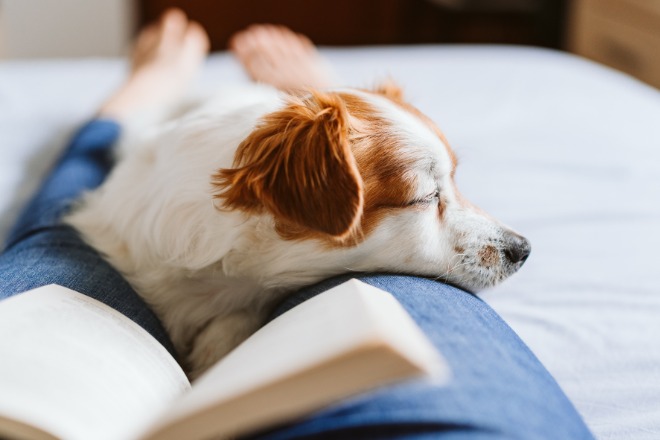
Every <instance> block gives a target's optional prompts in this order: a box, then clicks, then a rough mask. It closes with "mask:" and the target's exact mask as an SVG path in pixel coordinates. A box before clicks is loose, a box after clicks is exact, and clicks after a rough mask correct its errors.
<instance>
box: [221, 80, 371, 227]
mask: <svg viewBox="0 0 660 440" xmlns="http://www.w3.org/2000/svg"><path fill="white" fill-rule="evenodd" d="M213 183H214V185H215V187H216V189H217V190H218V192H217V194H216V196H215V197H216V198H217V199H220V200H222V204H223V207H224V208H227V209H241V210H244V211H248V212H259V211H261V210H263V209H266V210H268V211H270V212H271V213H273V215H274V216H275V218H276V219H277V220H279V221H284V222H288V223H293V224H295V225H297V226H302V227H305V228H309V229H312V230H314V231H319V232H323V233H326V234H330V235H331V236H333V237H337V238H344V237H347V236H348V235H350V234H351V233H353V232H355V230H356V229H357V228H358V225H359V220H360V218H361V215H362V208H363V191H362V179H361V177H360V174H359V172H358V169H357V166H356V163H355V159H354V157H353V154H352V152H351V149H350V144H349V141H348V116H347V113H346V108H345V106H344V104H343V102H342V101H341V100H340V99H339V98H338V97H337V96H334V95H330V94H321V93H318V92H313V93H312V94H311V95H309V96H307V97H305V98H300V99H295V101H292V102H290V103H289V105H287V107H285V108H284V109H282V110H279V111H276V112H274V113H271V114H269V115H267V116H265V117H264V118H263V120H262V122H261V123H260V124H259V126H258V127H257V128H256V129H255V130H254V131H253V132H252V133H251V134H250V136H248V137H247V138H246V139H245V140H244V141H243V142H242V143H241V144H240V146H239V147H238V150H237V152H236V157H235V161H234V168H233V169H222V170H219V171H218V173H217V174H216V175H215V176H214V180H213Z"/></svg>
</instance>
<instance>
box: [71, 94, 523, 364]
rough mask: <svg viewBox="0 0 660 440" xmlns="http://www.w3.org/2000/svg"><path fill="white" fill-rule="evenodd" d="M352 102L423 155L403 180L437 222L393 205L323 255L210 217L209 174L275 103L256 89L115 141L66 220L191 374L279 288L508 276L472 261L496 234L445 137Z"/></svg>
mask: <svg viewBox="0 0 660 440" xmlns="http://www.w3.org/2000/svg"><path fill="white" fill-rule="evenodd" d="M355 93H360V92H355ZM362 96H366V97H367V98H365V99H369V100H370V102H371V103H372V104H373V105H374V106H375V107H376V108H378V109H380V111H381V112H382V115H384V116H386V117H387V118H388V119H389V120H391V121H393V124H394V126H395V127H397V131H398V132H397V133H395V135H396V136H399V137H402V138H405V139H408V140H410V142H409V143H408V144H409V145H410V146H411V147H410V148H411V149H418V150H419V151H418V153H420V156H422V157H425V158H426V159H425V160H424V161H421V162H420V164H419V169H416V170H411V172H413V173H416V175H417V177H416V181H417V187H418V191H417V193H418V194H417V195H418V196H419V197H423V196H425V195H427V194H429V193H433V191H434V190H435V189H436V188H440V197H441V198H442V200H443V203H445V204H446V207H445V209H444V211H445V212H444V216H443V219H442V221H441V220H440V219H439V217H438V212H437V207H436V205H437V204H434V203H429V205H428V206H422V207H421V208H420V207H415V209H409V210H406V209H402V210H397V211H396V212H393V213H392V214H391V215H390V216H389V217H387V218H385V219H383V221H382V222H381V223H380V224H379V226H378V227H377V228H376V230H374V231H373V232H372V233H370V234H369V235H368V236H367V237H366V238H365V240H364V241H363V242H361V243H360V244H358V245H356V246H349V247H335V248H332V247H328V246H326V245H324V243H321V242H320V241H317V240H311V239H310V240H284V239H283V238H282V237H281V236H280V235H278V233H277V232H276V230H275V228H274V220H273V218H272V217H271V216H270V215H267V214H263V215H251V216H247V215H245V214H244V213H242V212H235V211H223V212H218V210H217V209H216V208H215V207H214V205H213V198H212V192H211V190H212V189H211V182H210V176H211V175H213V174H214V173H215V172H216V171H217V170H218V169H220V168H231V166H232V163H233V160H234V153H235V151H236V148H237V146H238V145H239V143H240V142H241V141H242V140H243V139H245V138H246V137H247V136H248V135H249V134H250V132H251V131H252V130H253V129H254V127H255V124H256V123H257V121H258V119H259V118H260V117H261V116H263V115H264V114H266V113H269V112H271V111H273V110H275V109H278V108H280V107H281V106H282V105H283V100H282V96H280V95H279V94H278V93H277V92H274V91H273V90H271V89H268V88H264V87H256V88H255V87H252V88H250V89H249V90H247V91H246V90H241V91H238V92H236V94H235V95H234V96H233V97H232V96H227V95H225V96H219V97H218V98H216V99H212V100H210V101H209V102H208V103H206V104H205V105H203V106H201V107H200V108H198V109H196V110H194V111H192V112H190V113H189V114H187V115H185V116H183V117H181V118H179V119H177V120H175V121H172V122H169V123H167V124H165V125H163V126H162V127H160V128H159V129H158V132H157V133H156V134H154V135H153V136H150V137H149V138H148V139H146V140H144V139H143V140H142V141H140V142H138V143H137V144H136V145H129V146H125V147H123V148H122V150H121V151H122V155H123V156H125V157H124V158H123V159H122V160H121V162H120V163H119V164H118V165H117V167H116V168H115V170H114V171H113V172H112V174H111V175H110V176H109V178H108V180H107V182H106V183H105V184H104V185H103V186H102V187H101V188H100V189H98V190H96V191H94V192H93V193H90V194H88V195H87V196H86V197H85V198H84V200H83V201H82V202H81V206H80V208H79V209H78V210H76V212H75V213H74V214H72V215H71V216H70V217H69V218H68V219H67V222H69V223H70V224H72V225H73V226H75V227H76V228H77V229H78V230H79V231H81V232H82V234H83V236H84V238H85V239H86V241H87V242H89V243H90V244H91V245H92V246H94V247H95V248H96V249H98V250H99V251H100V252H101V253H102V254H103V255H105V256H106V257H107V259H108V260H109V261H110V262H111V263H112V264H113V265H114V266H115V267H116V268H118V270H120V271H121V272H122V274H123V275H124V276H125V277H126V278H127V279H128V280H129V282H130V283H131V284H132V285H133V286H134V288H135V289H136V291H137V292H139V293H140V294H141V295H142V296H143V297H144V298H145V300H146V301H147V302H148V303H149V304H150V305H151V306H152V307H153V308H154V310H155V311H156V313H157V314H158V315H159V317H160V318H161V320H162V322H163V323H164V325H165V327H166V328H167V330H168V331H169V334H170V336H171V338H172V341H173V342H174V345H175V347H176V349H177V350H178V351H179V353H180V354H181V355H183V356H185V358H186V359H185V360H186V361H187V363H188V368H189V369H190V372H191V375H192V376H197V375H198V374H199V373H201V372H203V371H204V370H205V369H206V368H208V366H210V365H211V364H213V363H214V362H215V361H216V360H217V359H218V358H220V357H222V356H223V355H224V354H226V353H227V352H228V351H229V350H231V349H232V348H233V347H235V346H236V345H237V344H238V343H240V342H241V341H242V340H243V339H245V338H246V337H247V336H248V335H249V334H250V333H252V332H253V331H254V330H255V329H256V328H258V326H259V325H261V323H262V322H263V320H264V319H265V317H266V315H267V313H268V312H269V311H270V308H271V307H272V306H273V304H274V303H275V302H276V301H277V300H278V299H279V298H281V297H282V295H283V294H284V293H285V292H287V291H290V290H291V289H295V288H297V287H300V286H303V285H306V284H309V283H313V282H315V281H318V280H320V279H323V278H325V277H328V276H331V275H334V274H338V273H342V272H347V271H393V272H406V273H414V274H423V275H430V276H439V277H443V278H444V279H447V280H449V281H451V282H454V283H456V284H459V285H461V286H463V287H465V288H467V289H477V288H481V287H484V286H488V285H492V284H494V283H495V282H497V281H499V280H500V279H502V278H504V277H505V276H507V275H509V274H510V273H512V272H513V271H515V269H516V268H510V267H509V268H507V267H505V265H504V264H500V265H499V266H497V267H483V265H482V264H481V263H480V261H479V251H480V249H482V248H483V246H484V245H485V244H488V243H491V244H495V245H496V246H498V251H499V252H500V255H501V250H502V246H501V242H502V234H503V231H504V229H503V228H502V227H501V226H499V225H498V224H497V223H496V222H494V221H493V220H491V219H490V218H488V217H487V216H485V215H483V214H481V213H479V212H478V211H477V210H476V209H473V208H472V207H471V206H469V205H466V204H464V203H459V201H458V198H457V194H456V193H455V190H454V186H453V183H452V181H451V179H450V158H449V155H448V152H447V150H446V146H445V145H444V144H443V143H442V141H441V140H440V139H439V138H438V137H437V136H436V135H435V134H434V133H433V132H432V130H430V129H429V128H428V127H427V126H425V125H424V124H423V123H421V122H420V121H419V120H418V119H417V118H416V117H414V116H413V115H411V114H408V113H407V112H405V111H404V110H402V109H399V108H397V107H396V106H395V105H394V104H392V103H390V102H389V101H388V100H387V99H385V98H378V97H372V96H368V95H367V94H364V93H362ZM457 249H462V250H463V251H462V252H458V251H457Z"/></svg>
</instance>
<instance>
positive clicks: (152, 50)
mask: <svg viewBox="0 0 660 440" xmlns="http://www.w3.org/2000/svg"><path fill="white" fill-rule="evenodd" d="M208 51H209V39H208V36H207V35H206V32H205V31H204V29H203V28H202V26H201V25H200V24H199V23H197V22H194V21H189V20H188V18H187V17H186V15H185V14H184V13H183V11H181V10H179V9H169V10H168V11H166V12H165V13H164V14H163V16H162V17H161V19H160V21H159V22H158V23H154V24H152V25H150V26H148V27H146V28H145V29H143V30H142V31H141V32H140V34H139V35H138V37H137V40H136V41H135V46H134V48H133V53H132V56H131V72H130V74H129V77H128V79H127V80H126V82H125V83H124V84H123V85H122V86H121V87H120V88H119V90H118V91H117V92H116V93H115V94H114V95H113V96H111V97H110V98H109V99H108V100H107V101H106V102H105V104H103V106H101V109H100V110H99V115H100V116H104V117H110V118H114V119H119V120H123V119H126V118H128V117H130V116H132V115H134V114H136V113H139V112H142V111H145V110H147V111H148V110H157V109H158V108H159V107H163V106H166V105H167V104H170V103H171V102H173V101H175V100H176V99H177V98H180V97H181V95H183V93H185V91H186V88H187V87H188V86H189V85H190V83H191V82H192V80H193V78H194V77H195V75H196V74H197V72H198V71H199V70H200V68H201V66H202V64H203V62H204V59H205V58H206V55H207V53H208Z"/></svg>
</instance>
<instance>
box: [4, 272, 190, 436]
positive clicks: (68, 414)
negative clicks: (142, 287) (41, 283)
mask: <svg viewBox="0 0 660 440" xmlns="http://www.w3.org/2000/svg"><path fill="white" fill-rule="evenodd" d="M188 388H189V383H188V380H187V378H186V376H185V374H184V373H183V371H182V370H181V368H180V367H179V366H178V364H177V363H176V362H175V360H174V359H173V358H172V357H171V356H170V354H169V353H168V352H167V350H165V349H164V348H163V347H162V346H161V345H160V344H159V343H158V342H157V341H156V340H155V339H154V338H153V337H152V336H151V335H149V334H148V333H147V332H146V331H145V330H144V329H142V328H141V327H139V326H138V325H137V324H135V323H134V322H133V321H131V320H129V319H128V318H126V317H125V316H123V315H121V314H120V313H119V312H117V311H115V310H113V309H112V308H110V307H108V306H106V305H105V304H102V303H100V302H99V301H96V300H94V299H92V298H89V297H87V296H85V295H82V294H80V293H77V292H74V291H72V290H70V289H66V288H64V287H60V286H56V285H50V286H45V287H41V288H39V289H35V290H32V291H29V292H25V293H22V294H19V295H16V296H14V297H11V298H9V299H7V300H4V301H2V302H0V437H3V438H4V437H5V436H7V437H10V438H11V436H17V434H19V432H16V430H18V431H21V430H22V431H23V432H24V433H28V432H31V431H29V428H27V426H33V427H35V428H37V430H35V431H34V433H31V434H29V435H28V437H29V438H42V437H39V436H38V435H37V434H36V432H37V431H39V430H40V431H44V432H47V433H50V434H51V435H52V436H55V437H58V438H63V439H67V440H78V439H80V440H89V439H95V440H103V439H108V440H110V439H113V440H117V439H125V438H129V437H131V436H132V435H133V433H134V432H135V431H136V430H142V429H143V428H142V426H143V425H144V424H145V423H146V422H148V421H150V420H151V419H152V418H153V415H154V414H157V413H159V412H161V411H162V410H163V408H164V407H165V406H167V405H168V404H171V402H172V401H173V399H175V398H176V397H178V396H180V395H181V394H182V393H183V392H185V391H186V390H187V389H188ZM25 425H27V426H25ZM3 429H4V431H3ZM26 430H27V431H26ZM3 434H4V435H3ZM43 438H49V437H43Z"/></svg>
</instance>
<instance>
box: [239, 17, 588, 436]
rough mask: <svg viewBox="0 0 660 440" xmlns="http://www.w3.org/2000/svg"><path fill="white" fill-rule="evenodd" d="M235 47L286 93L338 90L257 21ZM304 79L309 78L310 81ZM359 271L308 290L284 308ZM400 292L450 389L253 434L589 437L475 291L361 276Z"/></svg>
mask: <svg viewBox="0 0 660 440" xmlns="http://www.w3.org/2000/svg"><path fill="white" fill-rule="evenodd" d="M232 49H233V50H234V53H235V54H236V55H237V57H238V59H239V60H240V61H241V63H242V64H243V66H244V67H245V69H246V70H247V72H248V73H249V74H250V76H251V77H252V78H254V79H256V80H259V81H263V82H267V83H270V84H271V85H274V86H276V87H278V88H281V89H284V90H291V89H299V88H303V87H306V86H312V87H326V86H332V85H335V84H332V83H331V82H330V80H329V78H330V77H331V75H330V74H323V75H317V72H319V71H323V69H324V66H323V64H322V63H321V62H320V57H319V55H318V53H317V52H316V51H315V49H314V47H313V46H312V45H311V43H310V42H309V40H307V39H306V38H305V37H302V36H300V35H298V34H295V33H293V32H291V31H289V30H287V29H286V28H282V27H274V26H252V27H250V28H248V29H247V30H246V31H243V32H241V33H239V34H237V35H236V36H235V37H234V38H233V40H232ZM301 77H302V78H303V79H302V80H301ZM351 277H353V276H352V275H346V276H342V277H338V278H334V279H330V280H326V281H323V282H321V283H319V284H318V285H316V286H312V287H309V288H305V289H302V290H301V291H300V292H298V293H297V294H295V295H293V296H291V297H290V298H289V299H288V300H287V301H286V302H285V303H284V304H283V305H282V306H281V307H280V309H279V310H278V311H277V313H276V314H280V313H283V312H285V311H286V310H288V309H290V308H293V307H295V306H296V305H297V304H299V303H301V302H303V301H305V300H306V299H308V298H310V297H311V296H314V295H316V294H319V293H321V292H323V291H325V290H328V289H330V288H331V287H334V286H335V285H337V284H339V283H341V282H343V281H345V280H346V279H349V278H351ZM357 278H358V279H361V280H362V281H364V282H366V283H369V284H372V285H374V286H376V287H379V288H381V289H383V290H385V291H388V292H390V293H392V294H393V295H394V296H395V297H396V298H397V299H398V300H399V302H400V303H401V304H402V305H403V306H404V307H405V308H406V309H407V310H408V312H409V313H410V314H411V316H412V317H413V318H414V319H415V321H416V322H417V323H418V324H419V326H420V327H421V328H422V330H423V331H424V332H425V333H426V335H427V336H428V337H429V338H430V339H431V341H432V342H433V343H434V344H435V346H436V347H437V348H438V350H439V351H440V352H441V353H442V354H443V356H444V357H445V358H446V359H447V361H448V362H449V364H450V366H451V369H452V373H453V377H452V379H451V381H450V383H449V384H447V385H436V384H433V383H430V382H425V381H413V382H408V383H404V384H401V385H398V386H392V387H387V388H384V389H382V390H380V391H376V392H373V393H369V394H365V395H363V396H360V397H356V398H354V399H350V400H347V401H345V402H343V403H341V404H338V405H335V406H333V407H331V408H329V409H327V410H324V411H321V412H319V413H317V414H315V415H313V416H311V417H309V418H307V419H305V420H302V421H299V422H296V423H293V424H289V425H287V426H281V427H279V428H276V429H271V430H268V431H267V432H262V433H260V434H257V435H252V436H249V437H246V438H250V439H254V440H256V439H260V440H279V439H300V438H306V439H331V438H336V439H394V438H396V439H413V438H414V439H437V438H443V439H444V438H447V439H467V438H469V439H560V438H561V439H590V438H592V436H591V434H590V432H589V430H588V428H587V427H586V425H585V424H584V422H583V421H582V419H581V418H580V416H579V414H578V413H577V411H576V410H575V408H574V407H573V405H572V404H571V403H570V402H569V400H568V399H567V397H566V396H565V395H564V393H563V392H562V391H561V389H560V388H559V386H558V385H557V383H556V382H555V380H554V379H553V378H552V377H551V375H550V374H549V373H548V371H547V370H546V369H545V368H544V367H543V366H542V365H541V363H540V362H539V360H538V359H537V358H536V357H535V356H534V355H533V354H532V353H531V352H530V350H529V349H528V348H527V347H526V346H525V344H524V343H523V342H522V341H521V340H520V339H519V338H518V337H517V335H516V334H515V333H514V332H513V330H511V328H509V327H508V326H507V325H506V324H505V323H504V322H503V321H502V319H501V318H500V317H499V316H498V315H497V314H496V313H495V312H494V311H493V310H492V309H491V308H490V307H489V306H488V305H487V304H485V303H484V302H483V301H481V300H479V299H478V298H477V297H476V296H473V295H471V294H469V293H466V292H464V291H462V290H459V289H456V288H454V287H451V286H448V285H445V284H442V283H439V282H436V281H431V280H427V279H423V278H417V277H410V276H398V275H362V276H359V277H357Z"/></svg>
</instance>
